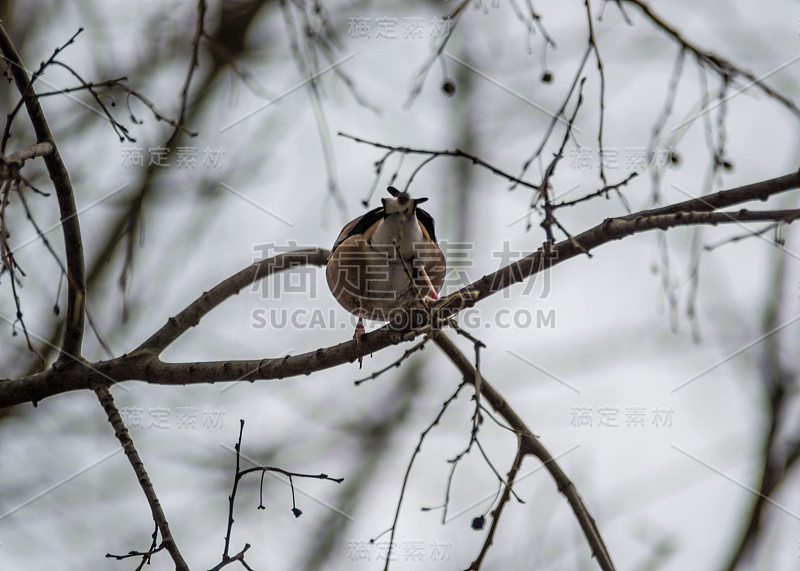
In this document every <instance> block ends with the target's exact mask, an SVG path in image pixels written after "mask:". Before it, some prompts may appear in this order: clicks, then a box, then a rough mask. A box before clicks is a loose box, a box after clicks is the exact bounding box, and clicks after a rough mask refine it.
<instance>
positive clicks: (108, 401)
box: [95, 387, 189, 571]
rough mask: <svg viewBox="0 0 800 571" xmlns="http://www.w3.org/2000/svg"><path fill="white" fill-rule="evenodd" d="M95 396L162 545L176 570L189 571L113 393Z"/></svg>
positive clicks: (101, 390) (104, 391)
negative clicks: (158, 533) (133, 477)
mask: <svg viewBox="0 0 800 571" xmlns="http://www.w3.org/2000/svg"><path fill="white" fill-rule="evenodd" d="M95 394H96V395H97V399H98V400H99V401H100V404H101V405H102V406H103V409H104V410H105V411H106V415H107V416H108V422H109V423H111V426H112V427H113V428H114V433H115V435H116V437H117V439H118V440H119V443H120V444H121V445H122V449H123V450H125V455H126V456H127V457H128V461H130V463H131V466H133V471H134V472H135V473H136V479H137V480H138V481H139V485H140V486H141V487H142V491H143V492H144V495H145V497H146V498H147V503H148V504H149V505H150V511H151V512H152V514H153V521H155V522H156V525H157V526H158V529H159V530H160V531H161V538H162V541H161V543H162V545H163V546H164V549H166V550H167V551H168V552H169V554H170V556H171V557H172V560H173V561H174V562H175V569H177V570H179V571H184V570H186V571H188V569H189V566H188V565H187V564H186V561H184V560H183V556H182V555H181V552H180V550H179V549H178V545H177V544H176V543H175V540H174V539H173V537H172V533H171V532H170V530H169V523H167V517H166V516H165V515H164V510H163V509H161V503H160V502H159V501H158V496H157V495H156V491H155V489H154V488H153V483H152V482H151V481H150V476H149V475H148V474H147V470H146V469H145V467H144V462H142V459H141V458H140V457H139V453H138V452H137V451H136V446H134V444H133V440H132V439H131V437H130V434H128V429H127V428H126V427H125V423H124V422H123V421H122V417H120V415H119V410H117V406H116V405H115V404H114V397H113V396H112V395H111V391H109V390H108V387H97V388H96V389H95Z"/></svg>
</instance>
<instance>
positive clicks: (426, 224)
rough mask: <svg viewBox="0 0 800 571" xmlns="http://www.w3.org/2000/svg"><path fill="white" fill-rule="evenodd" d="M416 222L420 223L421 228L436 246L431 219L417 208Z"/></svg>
mask: <svg viewBox="0 0 800 571" xmlns="http://www.w3.org/2000/svg"><path fill="white" fill-rule="evenodd" d="M417 220H419V221H420V222H421V223H422V226H423V228H425V231H426V232H427V233H428V236H430V237H431V240H433V243H434V244H438V242H437V241H436V231H435V230H434V229H433V217H432V216H431V215H430V214H428V213H427V212H425V211H424V210H423V209H422V208H417Z"/></svg>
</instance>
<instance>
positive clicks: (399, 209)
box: [381, 186, 428, 218]
mask: <svg viewBox="0 0 800 571" xmlns="http://www.w3.org/2000/svg"><path fill="white" fill-rule="evenodd" d="M387 190H388V191H389V194H391V195H392V198H381V203H382V204H383V210H384V212H385V213H386V216H391V215H392V214H400V215H401V216H402V217H403V218H408V217H409V216H410V215H413V214H415V210H416V208H417V205H418V204H422V203H423V202H425V201H426V200H428V199H427V198H411V197H410V196H409V195H408V193H407V192H401V191H399V190H397V189H396V188H395V187H393V186H390V187H389V188H388V189H387Z"/></svg>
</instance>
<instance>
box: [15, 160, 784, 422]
mask: <svg viewBox="0 0 800 571" xmlns="http://www.w3.org/2000/svg"><path fill="white" fill-rule="evenodd" d="M797 187H800V173H794V174H791V175H787V176H783V177H779V178H776V179H771V180H767V181H764V182H761V183H756V184H751V185H746V186H742V187H739V188H735V189H732V190H727V191H722V192H718V193H716V194H711V195H708V196H706V197H702V198H696V199H692V200H688V201H685V202H681V203H678V204H673V205H671V206H666V207H664V208H658V209H654V210H646V211H642V212H639V213H636V214H631V215H628V216H624V217H621V218H609V219H607V220H605V221H604V222H602V223H601V224H598V225H597V226H595V227H594V228H592V229H590V230H587V231H586V232H583V233H582V234H579V235H577V236H575V237H574V238H570V239H567V240H564V241H562V242H559V243H557V244H553V245H552V246H549V247H548V250H549V253H548V255H544V254H543V253H542V250H539V251H537V252H534V253H532V254H530V255H529V256H527V257H525V258H522V259H521V260H518V261H517V262H515V263H513V264H510V265H508V266H506V267H504V268H501V269H500V270H498V271H496V272H494V273H492V274H489V275H486V276H484V277H482V278H481V279H479V280H477V281H475V282H474V283H472V284H470V285H468V286H466V287H465V288H462V289H461V290H459V291H458V292H456V293H454V294H452V295H450V296H448V297H446V298H444V299H443V300H441V301H440V302H439V303H438V304H437V305H435V306H434V308H433V309H434V311H437V310H438V311H439V313H440V316H442V315H445V314H446V316H452V315H455V314H457V313H458V312H459V311H461V310H463V309H465V308H467V307H472V306H474V305H475V304H476V303H477V302H478V301H480V300H482V299H483V298H485V297H488V296H490V295H492V294H494V293H497V292H499V291H501V290H503V289H505V288H507V287H509V286H511V285H513V284H515V283H518V282H520V281H523V280H525V279H527V278H529V277H531V276H533V275H535V274H537V273H538V272H541V271H543V270H545V269H548V268H550V267H552V266H554V265H557V264H560V263H561V262H564V261H565V260H568V259H570V258H573V257H576V256H578V255H580V254H583V253H586V252H588V251H590V250H592V249H594V248H597V247H598V246H601V245H603V244H607V243H609V242H613V241H615V240H620V239H622V238H625V237H628V236H632V235H634V234H638V233H641V232H645V231H647V230H655V229H659V230H666V229H668V228H672V227H676V226H692V225H697V224H722V223H737V224H741V222H740V220H763V219H770V220H774V219H778V220H784V219H786V220H792V219H794V218H795V217H796V215H797V211H795V210H784V211H770V212H767V213H766V214H765V213H761V214H759V213H756V212H750V211H746V210H745V211H739V212H731V213H728V212H716V213H714V212H711V211H713V210H715V209H717V208H723V207H727V206H732V205H734V204H739V203H741V202H746V201H750V200H766V199H767V198H768V197H770V196H771V195H774V194H777V193H780V192H784V191H786V190H790V189H792V188H797ZM326 257H327V250H324V249H322V248H314V249H309V250H300V251H298V252H295V253H287V254H281V255H279V256H276V257H274V258H270V259H269V260H264V261H261V262H257V263H256V264H253V265H251V266H249V267H248V268H246V269H245V270H242V271H241V272H239V273H237V274H235V275H234V276H232V277H231V278H228V279H227V280H225V281H224V282H222V283H220V284H219V285H217V286H216V287H214V288H213V289H211V290H210V291H209V292H207V293H205V294H203V295H202V296H201V297H200V298H198V299H197V300H196V301H195V302H193V303H192V304H191V305H189V307H187V308H186V309H185V310H183V311H182V312H181V313H180V314H178V316H177V317H175V318H173V319H171V320H170V321H169V322H168V323H167V324H166V325H165V326H164V327H163V328H162V329H161V330H160V331H159V332H157V333H156V334H155V335H153V336H152V337H151V338H150V339H148V340H147V341H146V342H145V343H144V344H143V345H142V346H140V347H139V348H138V349H137V350H136V351H134V352H132V353H131V354H129V355H123V356H121V357H118V358H116V359H111V360H108V361H100V362H97V363H91V364H89V363H84V362H82V361H80V360H77V359H76V360H74V361H69V362H63V363H59V365H58V366H57V367H53V368H51V369H49V370H47V371H44V372H42V373H37V374H34V375H29V376H27V377H23V378H20V379H0V408H4V407H7V406H12V405H16V404H20V403H24V402H33V403H36V402H38V401H40V400H42V399H43V398H46V397H48V396H52V395H55V394H59V393H62V392H67V391H71V390H78V389H86V388H92V389H93V388H95V387H96V386H97V384H106V385H109V384H112V383H114V382H120V381H126V380H141V381H146V382H149V383H154V384H165V385H183V384H197V383H215V382H229V381H239V380H247V381H254V380H259V379H282V378H285V377H291V376H295V375H309V374H311V373H314V372H317V371H321V370H324V369H328V368H331V367H335V366H337V365H341V364H343V363H350V362H353V361H355V360H356V359H358V358H359V357H360V356H363V355H368V354H370V353H375V352H377V351H380V350H381V349H385V348H386V347H388V346H389V345H393V344H398V343H400V342H402V341H410V340H412V339H414V338H416V337H417V336H418V335H420V334H422V333H427V332H429V331H430V328H429V327H427V328H426V327H421V328H419V329H415V330H397V329H393V328H392V327H391V326H390V325H386V326H384V327H382V328H381V329H379V330H377V331H374V332H371V333H367V334H365V335H363V336H362V337H361V340H360V342H359V343H356V342H355V341H347V342H344V343H340V344H338V345H334V346H331V347H327V348H320V349H317V350H315V351H310V352H307V353H303V354H300V355H295V356H287V357H284V358H278V359H260V360H258V359H256V360H245V361H210V362H202V363H165V362H163V361H161V360H160V359H158V353H160V352H161V350H162V349H163V348H164V347H166V346H168V345H169V344H170V343H171V342H172V341H173V340H174V339H176V338H177V337H178V336H180V335H181V334H182V333H183V332H185V331H186V330H188V329H189V328H190V327H192V326H193V325H195V324H196V323H197V322H199V320H200V318H202V316H203V315H205V314H206V313H208V311H210V310H211V309H212V308H214V307H216V306H217V305H219V304H220V303H222V301H224V300H225V299H227V298H228V297H230V296H231V295H234V294H236V293H237V292H238V291H240V290H241V289H242V288H244V287H247V286H248V285H249V284H250V283H252V282H253V281H254V280H256V279H258V278H260V277H264V276H265V275H268V274H269V273H270V272H275V271H281V270H284V269H289V268H291V267H292V266H291V263H289V262H290V261H294V262H296V263H298V264H314V265H323V264H324V260H325V258H326ZM268 270H269V271H268Z"/></svg>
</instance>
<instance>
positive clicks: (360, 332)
mask: <svg viewBox="0 0 800 571" xmlns="http://www.w3.org/2000/svg"><path fill="white" fill-rule="evenodd" d="M364 332H365V329H364V320H363V319H361V318H360V317H359V318H358V323H357V324H356V330H355V332H354V333H353V339H355V340H356V347H358V346H359V345H361V336H362V335H364ZM363 364H364V357H363V356H359V357H358V368H359V369H360V368H361V367H362V366H363Z"/></svg>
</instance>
